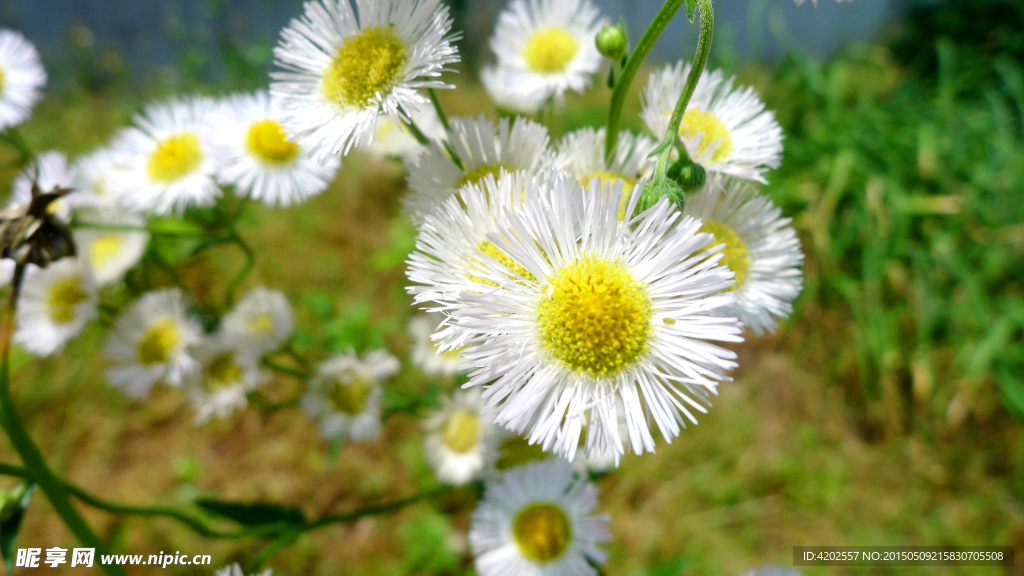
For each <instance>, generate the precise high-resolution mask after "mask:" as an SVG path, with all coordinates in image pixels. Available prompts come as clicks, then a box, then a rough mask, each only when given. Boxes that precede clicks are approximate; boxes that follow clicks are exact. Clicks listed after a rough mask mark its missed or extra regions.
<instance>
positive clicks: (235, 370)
mask: <svg viewBox="0 0 1024 576" xmlns="http://www.w3.org/2000/svg"><path fill="white" fill-rule="evenodd" d="M195 358H196V360H197V361H198V362H199V363H200V364H201V365H202V368H200V369H199V370H195V371H193V372H192V373H191V374H190V375H189V376H187V377H186V378H185V389H186V391H187V392H188V395H189V399H190V400H191V401H192V406H193V407H195V410H196V417H195V422H196V424H202V423H204V422H206V421H207V420H210V419H211V418H226V417H227V416H230V415H231V413H232V412H234V411H235V410H238V409H241V408H245V406H246V404H247V403H248V402H247V400H246V394H248V393H249V392H250V391H252V390H254V389H255V388H256V387H257V386H259V385H260V383H261V382H262V381H263V375H262V374H261V373H260V370H259V359H258V358H256V357H254V356H252V355H249V354H245V353H242V352H240V351H239V350H238V349H237V348H236V347H235V346H234V345H232V343H230V342H228V341H226V340H224V339H223V338H209V339H207V340H206V341H204V342H203V343H202V344H201V345H199V346H197V347H196V352H195Z"/></svg>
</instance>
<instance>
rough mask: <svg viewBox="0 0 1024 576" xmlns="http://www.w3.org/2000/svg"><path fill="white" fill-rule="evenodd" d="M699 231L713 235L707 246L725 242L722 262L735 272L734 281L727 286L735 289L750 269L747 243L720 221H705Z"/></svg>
mask: <svg viewBox="0 0 1024 576" xmlns="http://www.w3.org/2000/svg"><path fill="white" fill-rule="evenodd" d="M700 231H701V232H710V233H711V234H714V235H715V239H714V240H712V241H711V244H709V245H708V248H710V247H712V246H717V245H719V244H721V243H723V242H724V243H725V250H724V252H723V254H724V256H723V257H722V264H725V265H726V266H728V267H729V269H730V270H732V271H733V272H734V273H735V274H736V283H735V284H733V285H732V286H731V287H729V289H730V290H736V289H737V288H739V287H740V285H742V284H743V281H744V280H746V279H747V271H748V270H749V269H750V252H749V251H747V245H746V244H745V243H744V242H743V239H742V238H740V235H739V234H737V233H736V232H735V231H734V230H733V229H732V228H729V227H728V226H726V225H725V224H722V223H721V222H707V223H705V224H704V225H703V226H701V227H700ZM705 249H706V248H705Z"/></svg>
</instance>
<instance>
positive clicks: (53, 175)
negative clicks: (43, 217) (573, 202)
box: [11, 150, 79, 222]
mask: <svg viewBox="0 0 1024 576" xmlns="http://www.w3.org/2000/svg"><path fill="white" fill-rule="evenodd" d="M37 167H38V172H37V170H36V168H37ZM33 181H34V182H35V183H36V184H37V185H38V186H39V190H40V192H52V191H53V189H54V188H70V189H73V188H74V185H75V171H74V170H73V169H72V168H71V166H70V165H69V164H68V157H67V156H66V155H65V154H64V153H63V152H58V151H56V150H49V151H47V152H43V153H42V154H39V155H38V156H37V157H36V163H35V164H33V163H31V162H30V163H29V164H28V165H27V166H25V168H23V169H22V170H21V172H19V173H18V175H17V176H16V177H15V178H14V180H13V181H12V182H11V202H12V203H14V204H28V203H29V202H31V201H32V183H33ZM78 196H79V195H78V193H77V192H72V193H70V194H68V195H67V196H64V197H63V198H61V199H59V200H56V201H54V202H53V203H51V204H50V213H51V214H56V215H57V217H58V218H60V219H61V220H63V221H64V222H68V221H70V220H71V209H72V208H73V207H74V206H75V204H76V201H77V200H78Z"/></svg>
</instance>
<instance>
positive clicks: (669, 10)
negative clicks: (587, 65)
mask: <svg viewBox="0 0 1024 576" xmlns="http://www.w3.org/2000/svg"><path fill="white" fill-rule="evenodd" d="M684 2H685V0H667V1H666V2H665V4H664V5H663V6H662V7H661V10H658V13H657V14H656V15H655V16H654V20H652V21H651V25H650V26H648V27H647V30H645V31H644V35H643V36H641V37H640V42H639V43H638V44H637V46H636V48H635V49H634V50H633V53H632V54H630V55H629V60H628V61H626V65H625V66H623V67H622V74H621V75H620V76H619V81H618V82H617V83H616V84H615V90H614V91H612V102H611V107H610V108H609V109H608V129H607V135H606V136H605V148H604V154H605V157H606V158H607V159H608V160H609V161H611V159H612V157H613V155H614V153H615V144H616V143H617V142H618V139H619V120H620V119H621V118H622V106H623V104H625V103H626V94H627V93H628V92H629V88H630V86H632V85H633V78H634V77H635V76H636V73H637V71H638V70H639V69H640V65H641V64H643V62H644V60H645V59H646V58H647V54H648V53H649V52H650V51H651V48H652V47H653V46H654V42H655V41H656V40H657V39H658V36H661V33H662V32H664V31H665V27H666V26H668V23H669V22H671V21H672V17H673V16H675V15H676V12H678V11H679V8H680V7H681V6H682V5H683V3H684Z"/></svg>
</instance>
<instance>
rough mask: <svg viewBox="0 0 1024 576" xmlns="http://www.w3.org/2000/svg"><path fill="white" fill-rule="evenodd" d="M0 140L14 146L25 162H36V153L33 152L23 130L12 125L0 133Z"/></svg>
mask: <svg viewBox="0 0 1024 576" xmlns="http://www.w3.org/2000/svg"><path fill="white" fill-rule="evenodd" d="M0 140H3V141H4V142H7V143H8V144H10V145H11V147H12V148H14V149H15V150H17V151H18V153H19V154H21V158H22V160H23V161H25V162H35V160H36V155H35V153H34V152H32V147H31V146H29V145H28V142H26V141H25V137H24V136H22V135H21V131H19V130H18V129H17V128H14V127H11V128H8V129H7V130H4V131H3V132H2V133H0Z"/></svg>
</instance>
